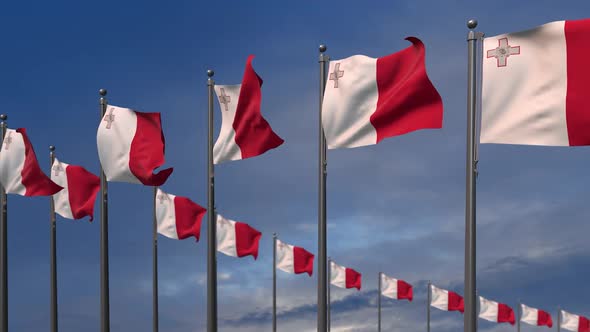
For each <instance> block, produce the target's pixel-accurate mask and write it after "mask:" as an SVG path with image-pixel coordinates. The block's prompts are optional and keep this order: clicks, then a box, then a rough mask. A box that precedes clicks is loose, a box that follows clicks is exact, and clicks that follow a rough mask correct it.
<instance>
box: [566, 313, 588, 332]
mask: <svg viewBox="0 0 590 332" xmlns="http://www.w3.org/2000/svg"><path fill="white" fill-rule="evenodd" d="M559 313H560V314H561V324H560V325H561V326H560V327H561V328H562V329H566V330H568V331H574V332H590V320H588V318H586V317H584V316H580V315H574V314H570V313H569V312H567V311H563V310H560V312H559Z"/></svg>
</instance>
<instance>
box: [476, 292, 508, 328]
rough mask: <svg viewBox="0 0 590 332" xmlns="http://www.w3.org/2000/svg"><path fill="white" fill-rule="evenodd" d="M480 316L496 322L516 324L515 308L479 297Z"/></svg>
mask: <svg viewBox="0 0 590 332" xmlns="http://www.w3.org/2000/svg"><path fill="white" fill-rule="evenodd" d="M479 318H483V319H485V320H489V321H490V322H496V323H510V324H511V325H514V322H515V320H514V310H512V308H510V307H509V306H507V305H505V304H504V303H498V302H494V301H490V300H488V299H485V298H483V297H481V296H480V297H479Z"/></svg>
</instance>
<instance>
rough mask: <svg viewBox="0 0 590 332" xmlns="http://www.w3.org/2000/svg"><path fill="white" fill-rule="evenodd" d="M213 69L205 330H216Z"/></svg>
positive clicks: (210, 73) (209, 83)
mask: <svg viewBox="0 0 590 332" xmlns="http://www.w3.org/2000/svg"><path fill="white" fill-rule="evenodd" d="M213 74H214V72H213V70H211V69H209V70H207V76H208V77H209V78H208V79H207V93H208V95H209V98H208V99H209V104H208V110H209V115H208V122H209V125H208V127H209V139H208V145H207V332H217V248H216V247H217V242H216V241H217V237H216V227H217V225H216V224H215V182H214V177H215V174H214V166H213V93H214V91H213V87H214V86H215V81H213Z"/></svg>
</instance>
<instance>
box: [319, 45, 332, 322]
mask: <svg viewBox="0 0 590 332" xmlns="http://www.w3.org/2000/svg"><path fill="white" fill-rule="evenodd" d="M319 50H320V60H319V62H320V105H319V188H318V191H319V202H318V329H317V330H318V332H326V331H327V330H328V324H329V321H328V315H329V313H328V308H327V306H328V302H329V301H328V289H329V286H328V282H329V281H328V278H327V271H326V269H327V268H328V266H327V264H326V257H327V255H328V254H327V252H328V249H327V248H328V246H327V228H326V175H327V171H326V137H325V136H324V130H323V128H322V101H323V99H324V89H325V87H326V63H327V62H329V61H330V57H329V56H328V55H326V54H324V52H326V50H327V47H326V45H320V48H319Z"/></svg>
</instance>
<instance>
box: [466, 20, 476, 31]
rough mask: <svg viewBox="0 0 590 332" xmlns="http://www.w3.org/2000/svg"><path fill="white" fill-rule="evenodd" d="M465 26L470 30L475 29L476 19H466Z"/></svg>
mask: <svg viewBox="0 0 590 332" xmlns="http://www.w3.org/2000/svg"><path fill="white" fill-rule="evenodd" d="M467 27H468V28H469V29H471V30H473V29H475V28H476V27H477V20H475V19H470V20H469V21H467Z"/></svg>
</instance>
